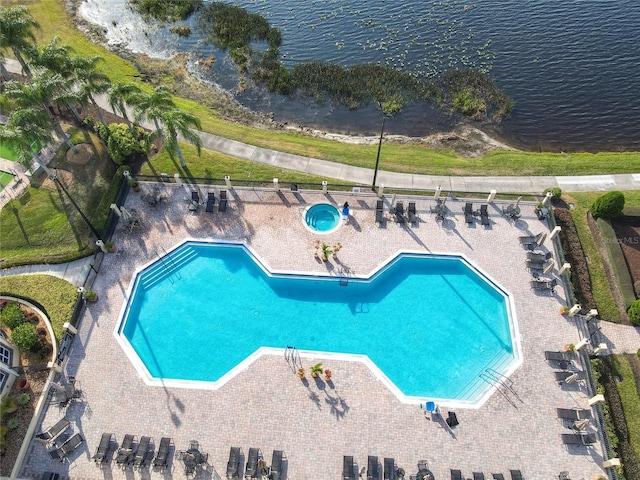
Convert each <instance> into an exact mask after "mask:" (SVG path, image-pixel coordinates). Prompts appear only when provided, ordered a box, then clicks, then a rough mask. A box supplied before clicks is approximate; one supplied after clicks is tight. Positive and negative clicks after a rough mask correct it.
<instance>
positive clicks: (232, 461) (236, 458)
mask: <svg viewBox="0 0 640 480" xmlns="http://www.w3.org/2000/svg"><path fill="white" fill-rule="evenodd" d="M238 470H240V447H231V450H230V451H229V461H228V462H227V478H240V474H239V473H238Z"/></svg>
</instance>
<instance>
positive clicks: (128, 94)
mask: <svg viewBox="0 0 640 480" xmlns="http://www.w3.org/2000/svg"><path fill="white" fill-rule="evenodd" d="M140 93H141V91H140V89H139V88H138V87H137V86H135V85H133V84H131V83H122V82H116V83H114V84H112V85H111V86H110V87H109V90H107V99H108V101H109V106H110V107H111V109H112V110H113V111H114V112H116V113H119V114H120V115H122V118H124V121H125V122H126V123H127V126H128V127H129V129H130V130H131V132H132V133H133V131H134V130H133V124H132V123H131V120H129V116H128V115H127V104H132V102H133V101H132V99H133V98H134V97H135V96H136V95H140Z"/></svg>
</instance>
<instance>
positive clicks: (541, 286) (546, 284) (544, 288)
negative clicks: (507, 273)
mask: <svg viewBox="0 0 640 480" xmlns="http://www.w3.org/2000/svg"><path fill="white" fill-rule="evenodd" d="M557 285H558V280H557V279H556V278H554V279H553V280H550V281H547V280H531V281H530V282H529V286H530V287H531V288H532V289H533V290H535V291H536V292H549V293H551V292H553V291H554V289H555V287H556V286H557Z"/></svg>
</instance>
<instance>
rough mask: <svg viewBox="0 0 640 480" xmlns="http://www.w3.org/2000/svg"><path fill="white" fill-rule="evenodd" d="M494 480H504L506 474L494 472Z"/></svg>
mask: <svg viewBox="0 0 640 480" xmlns="http://www.w3.org/2000/svg"><path fill="white" fill-rule="evenodd" d="M491 476H492V477H493V480H504V475H503V474H501V473H492V474H491Z"/></svg>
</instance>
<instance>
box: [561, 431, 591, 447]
mask: <svg viewBox="0 0 640 480" xmlns="http://www.w3.org/2000/svg"><path fill="white" fill-rule="evenodd" d="M560 437H561V438H562V443H563V445H584V446H585V447H588V446H589V445H593V444H594V443H596V441H597V440H596V436H595V434H593V433H589V434H586V435H585V434H581V433H562V434H560Z"/></svg>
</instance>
